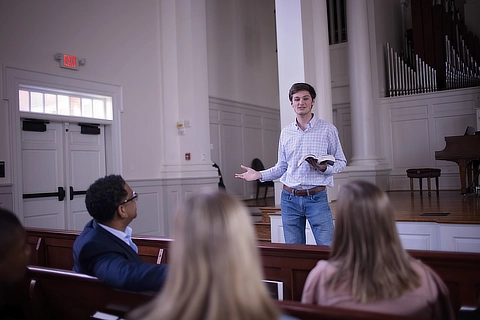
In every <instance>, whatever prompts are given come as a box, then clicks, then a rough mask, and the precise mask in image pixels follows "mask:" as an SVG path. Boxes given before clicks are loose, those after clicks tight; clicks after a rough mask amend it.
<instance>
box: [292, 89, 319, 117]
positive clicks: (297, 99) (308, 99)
mask: <svg viewBox="0 0 480 320" xmlns="http://www.w3.org/2000/svg"><path fill="white" fill-rule="evenodd" d="M314 102H315V100H313V99H312V96H311V95H310V93H309V92H308V91H307V90H302V91H298V92H297V93H295V94H294V95H293V96H292V102H290V104H291V105H292V107H293V111H295V113H296V114H297V115H299V116H305V115H308V114H310V113H311V112H312V107H313V104H314Z"/></svg>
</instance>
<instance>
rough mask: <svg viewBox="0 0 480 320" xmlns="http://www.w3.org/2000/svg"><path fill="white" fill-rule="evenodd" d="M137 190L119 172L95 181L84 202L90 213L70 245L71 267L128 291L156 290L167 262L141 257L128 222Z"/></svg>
mask: <svg viewBox="0 0 480 320" xmlns="http://www.w3.org/2000/svg"><path fill="white" fill-rule="evenodd" d="M137 198H138V194H137V193H136V192H135V191H133V190H132V189H131V188H130V186H129V185H128V184H127V183H126V182H125V180H123V178H122V177H121V176H119V175H109V176H106V177H104V178H100V179H98V180H97V181H95V182H94V183H93V184H92V185H91V186H90V187H89V188H88V190H87V194H86V197H85V204H86V206H87V210H88V213H89V214H90V215H91V216H92V218H93V219H92V220H91V221H89V222H88V223H87V224H86V225H85V228H84V229H83V231H82V233H81V234H80V235H79V236H78V237H77V239H76V240H75V243H74V245H73V258H74V262H75V264H74V270H75V271H77V272H81V273H85V274H89V275H92V276H95V277H97V278H98V279H100V280H101V281H103V282H105V283H106V284H107V285H109V286H111V287H114V288H117V289H122V290H128V291H158V290H159V289H160V288H161V287H162V286H163V283H164V281H165V278H166V275H167V265H166V264H158V265H157V264H150V263H145V262H143V261H142V259H141V258H140V256H139V255H138V253H137V252H138V249H137V246H136V245H135V243H133V241H132V239H131V234H132V228H131V227H129V226H128V225H129V224H130V222H132V220H133V219H135V218H136V217H137V203H136V202H137Z"/></svg>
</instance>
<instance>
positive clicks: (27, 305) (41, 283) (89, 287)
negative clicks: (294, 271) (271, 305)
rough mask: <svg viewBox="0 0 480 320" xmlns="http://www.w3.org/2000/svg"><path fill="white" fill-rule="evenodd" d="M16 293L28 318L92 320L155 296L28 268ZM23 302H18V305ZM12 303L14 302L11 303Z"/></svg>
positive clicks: (304, 309)
mask: <svg viewBox="0 0 480 320" xmlns="http://www.w3.org/2000/svg"><path fill="white" fill-rule="evenodd" d="M16 294H17V295H19V296H21V297H23V298H24V299H25V300H24V303H23V304H22V305H21V308H23V310H24V313H25V315H26V316H27V318H28V319H41V320H57V319H62V320H64V319H71V320H76V319H90V318H91V316H92V315H94V314H95V313H96V312H103V313H107V314H110V315H114V316H117V317H119V318H124V317H125V316H126V314H127V313H128V312H130V311H131V310H133V309H135V308H137V307H139V306H141V305H143V304H145V303H146V302H148V301H150V300H151V299H152V298H153V297H154V294H153V293H138V292H128V291H122V290H116V289H113V288H110V287H107V286H106V285H105V284H103V283H102V282H100V281H99V280H98V279H97V278H95V277H90V276H86V275H83V274H79V273H75V272H73V271H66V270H59V269H52V268H44V267H33V266H30V267H28V271H27V275H26V278H25V281H23V282H21V283H19V285H18V287H17V288H16ZM18 301H20V299H19V300H17V301H16V302H17V303H18ZM10 302H11V301H10ZM277 303H278V305H279V307H280V309H281V310H282V312H283V313H285V314H288V315H291V316H293V317H296V318H298V319H301V320H311V319H325V320H339V319H352V320H364V319H371V320H379V319H385V318H386V317H388V319H393V320H415V318H410V317H403V316H390V315H388V316H385V315H382V314H377V313H371V312H364V311H352V310H348V309H340V308H333V307H322V306H317V305H309V304H302V303H300V302H298V301H278V302H277Z"/></svg>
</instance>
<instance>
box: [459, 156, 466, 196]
mask: <svg viewBox="0 0 480 320" xmlns="http://www.w3.org/2000/svg"><path fill="white" fill-rule="evenodd" d="M457 161H458V162H457V164H458V168H459V170H460V193H461V194H466V193H467V187H466V183H467V181H466V180H467V179H466V178H467V164H466V163H465V162H466V161H465V160H463V159H458V160H457Z"/></svg>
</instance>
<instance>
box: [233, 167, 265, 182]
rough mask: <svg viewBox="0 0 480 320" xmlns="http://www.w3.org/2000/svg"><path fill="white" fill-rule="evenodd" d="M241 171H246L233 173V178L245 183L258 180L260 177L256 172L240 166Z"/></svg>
mask: <svg viewBox="0 0 480 320" xmlns="http://www.w3.org/2000/svg"><path fill="white" fill-rule="evenodd" d="M240 167H241V168H242V169H243V170H246V171H245V172H244V173H235V178H239V179H243V180H246V181H253V180H258V179H260V178H261V177H262V174H261V173H260V172H258V171H256V170H253V169H252V168H250V167H247V166H244V165H243V164H242V165H240Z"/></svg>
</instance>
